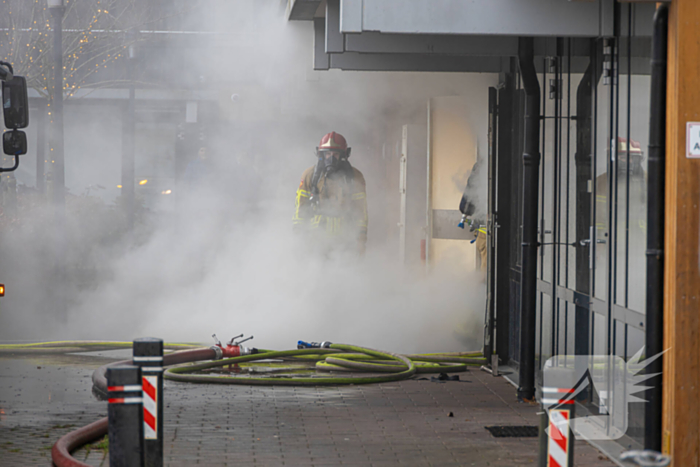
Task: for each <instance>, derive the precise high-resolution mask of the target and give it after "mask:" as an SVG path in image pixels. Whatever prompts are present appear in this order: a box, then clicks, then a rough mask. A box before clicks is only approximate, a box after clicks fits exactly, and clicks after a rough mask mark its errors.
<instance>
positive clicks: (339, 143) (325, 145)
mask: <svg viewBox="0 0 700 467" xmlns="http://www.w3.org/2000/svg"><path fill="white" fill-rule="evenodd" d="M316 151H317V152H318V154H319V155H320V154H321V153H323V152H327V151H338V152H340V153H341V158H343V159H347V158H348V157H350V148H349V147H348V142H347V141H345V138H344V137H343V135H341V134H339V133H336V132H335V131H331V132H330V133H327V134H326V135H324V136H323V138H321V142H320V143H319V145H318V147H317V148H316Z"/></svg>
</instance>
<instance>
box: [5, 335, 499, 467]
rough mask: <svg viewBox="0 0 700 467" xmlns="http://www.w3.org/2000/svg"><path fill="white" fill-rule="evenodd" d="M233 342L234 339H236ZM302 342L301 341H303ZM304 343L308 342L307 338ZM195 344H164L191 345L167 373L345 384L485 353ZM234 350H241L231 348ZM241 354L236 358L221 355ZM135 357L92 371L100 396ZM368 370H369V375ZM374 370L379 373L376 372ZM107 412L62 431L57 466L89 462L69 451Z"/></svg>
mask: <svg viewBox="0 0 700 467" xmlns="http://www.w3.org/2000/svg"><path fill="white" fill-rule="evenodd" d="M232 342H233V340H232ZM300 344H301V341H300ZM304 344H305V343H304ZM131 346H132V343H131V342H105V341H60V342H41V343H32V344H0V354H66V353H79V352H92V351H106V350H117V349H126V348H130V347H131ZM192 347H194V345H192V344H164V348H166V349H170V350H172V349H187V350H180V351H176V352H171V353H168V354H166V355H164V356H163V366H164V367H165V366H173V365H179V366H175V367H173V368H169V369H168V370H166V371H165V372H164V375H163V376H164V378H165V379H169V380H174V381H182V382H195V383H215V384H243V385H266V386H277V385H280V386H320V385H343V384H372V383H386V382H392V381H401V380H405V379H408V378H410V377H412V376H413V375H415V374H416V373H454V372H463V371H466V368H467V366H468V365H477V366H478V365H482V364H484V363H485V362H486V359H485V358H483V357H482V354H481V352H465V353H440V354H422V355H400V354H395V353H392V352H386V351H381V350H373V349H368V348H366V347H359V346H354V345H345V344H330V343H327V342H326V343H323V344H321V345H317V346H312V347H314V348H297V349H295V350H284V351H272V350H259V349H247V348H245V347H243V346H241V345H231V343H230V344H229V345H227V346H226V347H225V348H224V347H223V346H222V345H221V344H220V343H219V344H218V346H212V347H209V348H192ZM231 349H237V352H233V353H231ZM228 355H240V356H235V357H232V358H222V356H228ZM203 360H211V361H209V362H205V363H199V364H193V365H185V364H188V363H192V362H200V361H203ZM270 361H273V362H276V361H281V362H282V363H272V364H273V365H276V366H274V368H273V369H274V371H273V372H271V374H263V375H261V376H253V374H254V373H253V372H250V373H249V375H248V376H240V374H238V375H235V376H234V375H232V376H229V375H226V374H202V373H200V374H192V373H193V372H201V371H203V370H211V369H213V368H216V367H225V366H228V367H229V368H231V367H239V365H241V364H247V363H249V362H258V363H256V365H264V364H265V363H266V362H268V363H269V362H270ZM132 363H133V362H132V360H123V361H119V362H114V363H110V364H108V365H104V366H102V367H100V368H98V369H97V370H95V372H94V373H93V375H92V381H93V391H94V392H95V393H96V394H97V395H99V396H101V397H106V395H107V379H106V376H105V375H106V372H107V367H109V366H116V365H124V364H132ZM298 371H303V372H306V373H308V372H309V371H316V372H326V373H329V376H320V377H319V376H290V375H288V374H284V373H285V372H287V373H292V374H293V373H294V372H298ZM334 372H345V373H347V372H356V373H360V374H362V376H335V375H330V374H331V373H334ZM368 373H370V375H367V374H368ZM374 373H376V374H374ZM107 430H108V423H107V417H105V418H102V419H100V420H97V421H96V422H93V423H91V424H89V425H86V426H84V427H82V428H79V429H77V430H74V431H72V432H70V433H68V434H66V435H64V436H62V437H61V438H60V439H59V440H58V441H57V442H56V443H55V444H54V446H53V448H52V450H51V458H52V460H53V462H54V464H55V465H56V466H57V467H87V466H88V464H85V463H83V462H80V461H78V460H76V459H75V458H73V457H72V456H71V454H70V453H71V452H72V451H74V450H76V449H78V448H80V447H81V446H83V445H85V444H87V443H89V442H91V441H94V440H96V439H99V438H101V437H103V436H104V435H105V434H107Z"/></svg>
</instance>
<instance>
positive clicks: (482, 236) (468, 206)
mask: <svg viewBox="0 0 700 467" xmlns="http://www.w3.org/2000/svg"><path fill="white" fill-rule="evenodd" d="M480 162H481V160H480V159H479V160H477V161H476V163H475V164H474V167H473V168H472V172H471V174H469V179H467V186H466V187H465V188H464V193H463V194H462V199H461V200H460V202H459V211H460V212H461V213H462V221H461V222H460V223H459V227H460V228H462V229H463V228H464V224H465V221H466V224H468V225H469V226H470V232H472V233H473V234H474V240H472V243H474V242H476V249H477V251H478V252H479V259H480V261H479V265H480V269H481V273H482V275H483V277H484V278H486V267H487V264H488V263H487V261H488V245H487V242H486V227H485V224H486V222H485V221H484V220H483V219H481V217H483V216H479V215H478V214H477V209H476V204H477V203H478V200H479V193H478V188H477V186H476V185H477V180H478V177H479V169H480V168H481V164H480ZM475 214H476V216H475Z"/></svg>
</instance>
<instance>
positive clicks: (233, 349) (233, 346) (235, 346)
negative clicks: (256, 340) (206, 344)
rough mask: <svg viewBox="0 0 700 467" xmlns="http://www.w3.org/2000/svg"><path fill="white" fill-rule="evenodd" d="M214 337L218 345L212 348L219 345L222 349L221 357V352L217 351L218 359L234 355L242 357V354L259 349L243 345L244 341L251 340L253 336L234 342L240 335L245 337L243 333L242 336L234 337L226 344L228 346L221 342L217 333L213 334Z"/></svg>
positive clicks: (254, 352)
mask: <svg viewBox="0 0 700 467" xmlns="http://www.w3.org/2000/svg"><path fill="white" fill-rule="evenodd" d="M212 337H213V338H214V340H215V341H216V345H214V346H212V348H214V347H218V349H220V350H221V357H219V356H218V354H219V352H216V353H217V360H218V359H219V358H233V357H240V356H242V355H250V354H256V353H258V349H255V348H250V349H249V348H248V347H244V346H242V345H241V344H242V343H243V342H245V341H249V340H251V339H252V338H253V336H250V337H249V338H247V339H243V340H242V341H239V342H234V341H235V340H236V339H238V338H239V337H243V334H241V335H240V336H236V337H234V338H232V339H231V340H230V341H229V342H228V343H227V344H226V346H224V345H222V344H221V342H220V341H219V340H218V339H217V338H216V334H214V335H212Z"/></svg>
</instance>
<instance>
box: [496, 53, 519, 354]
mask: <svg viewBox="0 0 700 467" xmlns="http://www.w3.org/2000/svg"><path fill="white" fill-rule="evenodd" d="M512 60H513V59H511V66H510V70H509V72H508V73H505V74H504V75H503V77H502V81H501V83H502V86H500V87H499V90H498V144H497V151H496V152H497V154H498V156H497V157H498V166H497V169H496V185H497V195H496V219H495V224H496V225H495V231H496V268H495V269H496V283H495V291H494V292H495V295H496V332H495V334H496V352H497V353H498V357H499V358H500V359H501V361H502V362H503V363H504V364H505V363H507V362H508V360H509V357H510V312H511V311H510V310H511V303H510V302H511V300H512V299H514V298H515V297H511V293H510V287H511V285H510V284H511V279H510V269H511V242H512V240H511V239H512V234H513V231H514V230H515V229H513V228H512V227H511V224H512V223H511V218H512V211H511V200H512V191H513V183H512V171H511V165H512V163H513V162H512V161H513V159H514V157H513V155H514V154H513V153H514V151H515V149H514V146H515V145H514V144H513V141H514V139H515V138H514V125H513V119H514V118H513V116H514V115H517V111H516V103H515V76H514V74H513V73H512V70H514V69H515V64H514V63H512Z"/></svg>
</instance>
